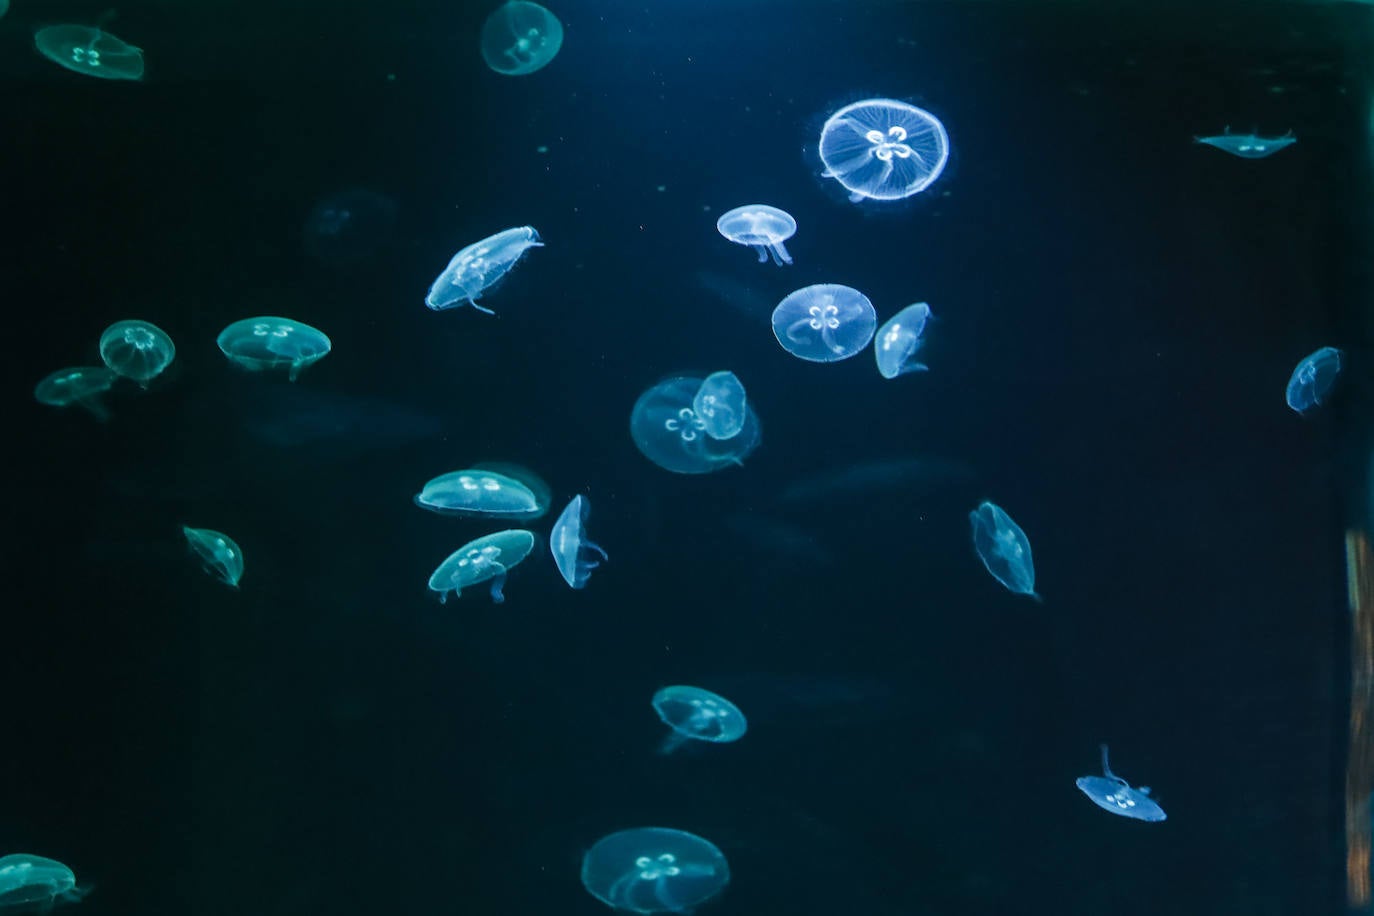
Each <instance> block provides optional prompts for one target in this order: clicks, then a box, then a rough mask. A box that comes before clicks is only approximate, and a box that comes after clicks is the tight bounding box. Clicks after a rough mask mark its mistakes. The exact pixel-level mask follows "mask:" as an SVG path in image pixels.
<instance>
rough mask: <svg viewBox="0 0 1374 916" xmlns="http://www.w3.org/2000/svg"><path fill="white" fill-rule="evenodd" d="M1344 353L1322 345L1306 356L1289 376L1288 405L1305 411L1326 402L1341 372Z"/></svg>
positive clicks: (1299, 411)
mask: <svg viewBox="0 0 1374 916" xmlns="http://www.w3.org/2000/svg"><path fill="white" fill-rule="evenodd" d="M1342 355H1343V354H1342V353H1341V351H1340V350H1337V349H1336V348H1335V347H1322V348H1321V349H1320V350H1317V351H1316V352H1315V353H1312V354H1311V355H1309V356H1307V357H1304V358H1303V360H1302V362H1300V363H1298V365H1297V367H1296V368H1294V369H1293V374H1292V375H1291V376H1289V378H1288V390H1287V392H1285V397H1286V398H1287V400H1288V406H1289V407H1291V408H1293V409H1294V410H1296V411H1297V412H1298V413H1305V412H1307V411H1309V410H1311V409H1312V408H1313V407H1317V406H1319V405H1321V404H1322V403H1324V402H1325V401H1326V398H1327V396H1328V395H1330V394H1331V387H1332V386H1333V385H1335V384H1336V376H1338V375H1340V374H1341V356H1342Z"/></svg>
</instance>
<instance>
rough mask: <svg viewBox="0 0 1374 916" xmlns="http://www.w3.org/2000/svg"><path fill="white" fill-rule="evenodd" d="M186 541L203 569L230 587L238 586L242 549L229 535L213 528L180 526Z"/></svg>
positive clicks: (241, 572) (241, 574) (241, 573)
mask: <svg viewBox="0 0 1374 916" xmlns="http://www.w3.org/2000/svg"><path fill="white" fill-rule="evenodd" d="M181 533H182V534H184V535H186V543H187V544H190V545H191V550H192V551H193V552H194V553H195V555H196V556H197V557H199V558H200V562H201V564H202V565H204V567H205V571H206V572H207V573H209V574H210V575H212V576H214V577H215V578H216V579H218V580H220V581H221V582H223V583H224V584H225V585H227V586H229V587H230V588H238V587H239V580H240V579H242V578H243V551H242V550H240V549H239V545H238V544H236V543H234V539H233V538H231V537H230V536H229V535H227V534H224V533H223V532H220V531H215V530H214V529H213V528H191V527H188V526H186V525H182V526H181Z"/></svg>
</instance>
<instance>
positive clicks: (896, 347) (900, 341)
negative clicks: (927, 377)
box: [873, 302, 930, 378]
mask: <svg viewBox="0 0 1374 916" xmlns="http://www.w3.org/2000/svg"><path fill="white" fill-rule="evenodd" d="M929 320H930V306H929V305H927V304H926V303H924V302H917V303H916V304H915V305H908V306H907V307H906V308H904V309H902V310H901V311H900V312H898V313H897V314H895V315H893V316H892V317H891V318H890V319H888V321H887V323H886V324H884V325H883V326H882V327H881V328H879V329H878V336H877V337H876V338H874V341H873V352H874V354H875V355H876V356H877V357H878V372H879V373H881V374H882V377H883V378H896V377H897V376H899V375H904V374H906V373H908V372H924V371H926V370H927V369H929V368H930V367H929V366H927V365H926V364H925V363H918V362H916V359H915V357H916V353H917V351H918V350H920V349H921V344H922V343H924V341H923V340H922V339H921V335H922V334H924V333H925V330H926V322H927V321H929Z"/></svg>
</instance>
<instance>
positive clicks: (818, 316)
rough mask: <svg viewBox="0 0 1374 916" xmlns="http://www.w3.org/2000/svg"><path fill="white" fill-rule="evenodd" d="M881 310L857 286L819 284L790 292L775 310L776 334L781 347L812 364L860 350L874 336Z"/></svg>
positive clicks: (847, 356)
mask: <svg viewBox="0 0 1374 916" xmlns="http://www.w3.org/2000/svg"><path fill="white" fill-rule="evenodd" d="M877 326H878V313H877V312H875V311H874V310H873V303H872V302H869V301H868V297H867V296H865V295H864V294H863V293H861V292H859V291H858V290H857V289H852V288H851V287H848V286H840V285H839V284H838V283H817V284H816V285H814V286H805V287H802V288H801V289H799V290H796V291H795V292H792V293H789V294H788V295H787V297H786V298H784V299H783V300H782V301H781V302H779V303H778V307H777V308H775V309H773V335H774V336H775V337H777V338H778V343H780V344H782V348H783V349H784V350H786V351H787V352H788V353H791V354H792V355H793V356H796V357H798V358H800V359H805V360H810V361H811V362H813V363H833V362H836V361H838V360H842V359H848V358H849V357H851V356H853V355H854V354H855V353H858V352H859V351H860V350H862V349H863V348H864V347H866V346H868V342H869V341H870V340H872V339H873V330H874V329H875V328H876V327H877Z"/></svg>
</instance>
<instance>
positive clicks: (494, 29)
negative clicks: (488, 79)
mask: <svg viewBox="0 0 1374 916" xmlns="http://www.w3.org/2000/svg"><path fill="white" fill-rule="evenodd" d="M562 46H563V23H561V22H559V21H558V17H557V16H555V15H554V14H553V13H550V12H549V11H548V10H546V9H544V7H542V6H540V5H539V4H538V3H530V2H528V0H510V2H509V3H505V4H502V5H501V6H499V7H497V9H496V10H495V11H494V12H493V13H492V14H491V15H490V16H488V17H487V21H486V22H484V23H483V24H482V59H483V60H484V61H486V62H487V66H488V67H490V68H491V69H493V70H495V71H496V72H497V73H501V74H504V75H506V76H524V75H525V74H526V73H533V72H534V71H536V70H539V69H541V68H542V67H544V66H545V65H546V64H548V62H549V61H551V60H553V58H554V56H555V55H556V54H557V53H558V49H559V48H561V47H562Z"/></svg>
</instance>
